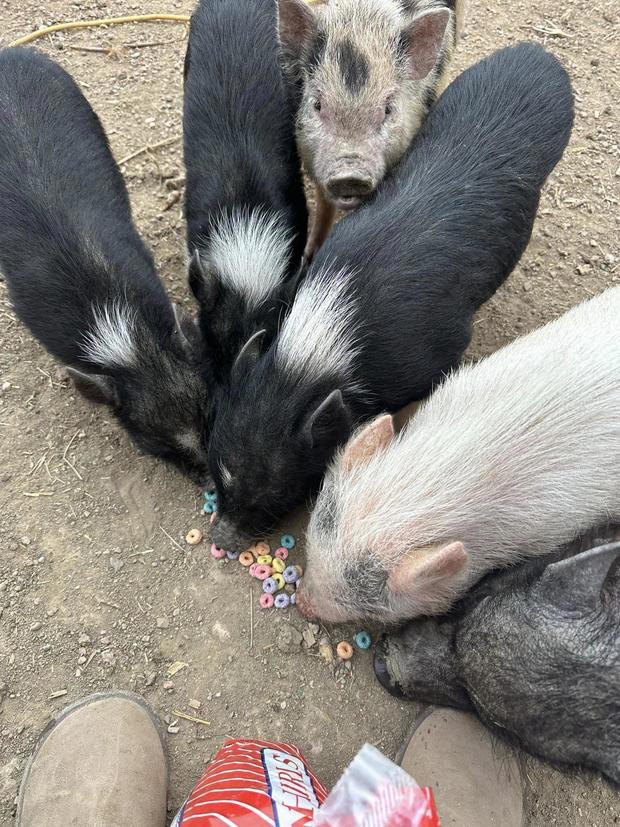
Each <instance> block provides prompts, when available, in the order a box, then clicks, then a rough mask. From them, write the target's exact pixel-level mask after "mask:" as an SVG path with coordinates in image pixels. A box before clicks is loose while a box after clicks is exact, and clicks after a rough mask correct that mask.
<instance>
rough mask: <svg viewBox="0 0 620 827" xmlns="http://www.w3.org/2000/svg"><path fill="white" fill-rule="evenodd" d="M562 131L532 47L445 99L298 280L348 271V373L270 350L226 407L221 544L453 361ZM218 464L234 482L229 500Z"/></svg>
mask: <svg viewBox="0 0 620 827" xmlns="http://www.w3.org/2000/svg"><path fill="white" fill-rule="evenodd" d="M572 122H573V98H572V93H571V88H570V82H569V79H568V76H567V74H566V72H565V71H564V69H563V68H562V67H561V65H560V64H559V63H558V61H557V60H556V59H555V58H554V57H552V56H551V55H550V54H548V53H547V52H545V50H544V49H542V48H541V47H539V46H536V45H527V44H522V45H519V46H516V47H513V48H509V49H504V50H502V51H499V52H496V53H495V54H494V55H493V56H491V57H489V58H487V59H486V60H483V61H481V62H480V63H478V64H477V65H475V66H473V67H472V68H470V69H468V70H467V71H466V72H464V73H463V74H462V75H461V76H460V77H459V78H457V79H456V80H455V81H454V82H453V83H452V84H451V85H450V87H448V89H447V90H446V91H445V92H444V94H443V95H442V96H441V98H440V99H439V101H438V102H437V104H436V105H435V107H434V108H433V109H431V112H430V113H429V115H428V118H427V120H426V121H425V123H424V125H423V126H422V129H421V130H420V132H419V133H418V135H417V136H416V138H415V139H414V141H413V143H412V145H411V147H410V149H409V150H408V152H407V153H406V155H405V156H404V157H403V159H402V160H401V161H400V163H399V164H398V165H397V166H396V167H395V169H394V170H393V172H392V173H391V174H390V175H389V176H388V177H387V178H386V179H385V180H384V181H383V182H382V183H381V184H380V186H379V188H378V190H377V192H376V195H375V196H374V197H373V198H372V200H371V201H370V202H369V203H368V204H367V205H365V206H363V207H361V208H359V209H358V210H356V211H355V212H353V213H351V214H349V215H348V216H347V217H345V218H344V219H343V220H342V221H341V222H340V223H339V224H338V225H337V226H336V227H335V229H334V230H333V231H332V233H331V236H330V237H329V238H328V240H327V242H326V243H325V244H324V245H323V247H322V248H321V250H320V251H319V253H318V255H317V257H316V259H315V260H314V262H313V263H312V265H311V267H310V269H309V272H308V274H307V276H306V283H309V282H310V281H311V280H312V278H313V277H314V275H315V274H317V273H318V272H320V271H321V270H322V269H324V268H326V267H328V266H329V267H330V268H331V271H332V272H337V271H338V270H339V269H340V268H342V267H346V268H347V269H349V270H350V271H351V272H353V273H354V274H355V277H354V281H353V295H354V297H355V302H356V306H357V313H356V315H357V319H358V321H357V323H356V325H355V326H356V327H357V339H358V340H359V343H360V346H361V347H360V351H359V355H358V357H357V358H356V361H355V369H354V371H353V372H352V373H347V372H346V371H342V372H341V374H340V375H338V376H335V375H332V376H329V375H324V376H322V377H321V379H320V381H318V382H313V381H311V380H310V379H309V378H308V377H299V376H292V375H289V374H287V373H285V372H284V371H283V370H282V369H281V368H280V367H279V366H278V365H277V364H276V362H275V352H276V351H275V348H276V343H274V345H273V347H272V348H271V350H270V351H269V352H268V353H267V354H266V355H265V356H264V357H263V358H262V359H261V360H260V361H259V363H258V364H257V365H256V366H255V367H254V368H253V369H251V370H249V371H248V373H247V374H246V375H244V376H243V377H242V380H240V381H237V382H234V383H233V387H232V388H231V390H230V392H229V394H228V396H227V398H226V399H224V400H223V401H222V408H221V413H220V414H219V415H218V417H217V418H216V422H215V424H214V429H213V433H212V439H211V445H210V450H209V463H210V467H211V471H212V473H213V475H214V477H215V481H216V485H217V487H218V493H219V495H220V500H219V502H220V511H221V513H222V515H223V516H224V517H225V518H226V519H224V520H223V521H222V522H221V527H219V526H220V524H219V523H218V525H217V526H215V537H216V542H220V541H221V543H222V544H223V543H228V544H229V545H233V544H235V532H236V531H237V532H240V533H243V534H244V535H246V536H245V537H244V539H243V540H241V541H239V542H241V543H242V542H244V541H245V539H247V535H248V534H250V535H251V534H256V533H258V532H260V531H264V530H265V529H266V528H268V527H269V525H270V523H273V522H275V521H276V520H277V519H278V518H279V517H281V516H283V515H284V514H286V513H287V512H288V511H289V509H291V508H292V507H294V506H295V505H297V504H298V503H299V502H300V501H301V500H303V498H304V497H305V496H306V495H307V494H308V493H309V491H311V490H312V488H313V486H315V485H316V484H317V483H318V481H319V479H320V476H321V474H322V472H323V470H324V467H325V463H326V462H327V461H328V460H329V458H330V457H331V455H332V453H333V451H334V449H335V448H336V447H337V446H338V445H339V444H340V443H342V442H343V441H344V440H345V439H346V438H347V437H348V436H349V433H350V429H351V427H352V425H354V424H356V423H358V422H360V421H361V420H364V419H367V418H369V417H371V416H374V415H376V414H377V413H380V412H381V411H383V410H389V411H395V410H397V409H399V408H401V407H403V406H404V405H406V404H407V403H409V402H412V401H413V400H416V399H421V398H422V397H424V396H426V395H427V394H428V393H429V392H430V391H431V390H432V388H433V386H434V385H435V384H436V383H438V382H440V381H441V379H442V378H443V376H444V375H445V374H446V373H447V372H448V371H450V370H452V369H453V368H454V367H455V366H456V365H457V364H458V362H459V360H460V358H461V356H462V354H463V352H464V350H465V348H466V347H467V345H468V343H469V341H470V338H471V330H472V319H473V316H474V313H475V312H476V310H477V309H478V308H479V307H480V305H481V304H483V303H484V302H485V301H486V300H487V299H489V298H490V296H492V295H493V293H494V292H495V291H496V290H497V288H498V287H499V285H500V284H501V283H502V282H503V281H504V279H506V277H507V276H508V275H509V273H510V272H511V271H512V269H513V268H514V267H515V265H516V264H517V262H518V261H519V258H520V257H521V255H522V253H523V251H524V249H525V247H526V246H527V243H528V241H529V238H530V234H531V231H532V226H533V222H534V218H535V216H536V210H537V207H538V202H539V197H540V189H541V187H542V186H543V184H544V182H545V180H546V178H547V176H548V175H549V173H550V172H551V170H552V169H553V167H554V166H555V165H556V163H557V162H558V161H559V159H560V157H561V155H562V152H563V150H564V148H565V146H566V144H567V142H568V139H569V136H570V131H571V127H572ZM355 385H357V386H358V387H361V388H362V389H363V391H362V393H361V394H359V393H357V392H355V391H354V390H353V387H354V386H355ZM336 388H339V389H340V390H341V392H342V399H343V404H342V407H341V408H340V409H339V408H338V407H337V406H336V407H333V408H332V412H331V416H332V419H331V421H330V422H327V423H324V424H323V427H322V431H321V435H320V440H319V441H318V442H317V440H308V438H307V433H306V426H307V422H308V419H309V418H310V417H311V415H312V412H313V410H314V409H316V407H317V405H319V404H320V403H321V402H322V400H323V399H325V397H326V396H327V395H328V394H329V393H330V392H332V391H334V389H336ZM221 462H223V464H224V465H225V466H226V467H227V468H228V469H229V470H230V471H231V473H232V474H233V477H234V480H235V482H234V486H229V487H228V489H225V488H224V487H223V486H222V478H221V474H220V473H219V471H218V468H219V466H220V463H221ZM259 492H260V496H259ZM253 498H254V499H255V502H254V503H253V505H252V507H251V508H250V507H249V502H250V500H251V499H253Z"/></svg>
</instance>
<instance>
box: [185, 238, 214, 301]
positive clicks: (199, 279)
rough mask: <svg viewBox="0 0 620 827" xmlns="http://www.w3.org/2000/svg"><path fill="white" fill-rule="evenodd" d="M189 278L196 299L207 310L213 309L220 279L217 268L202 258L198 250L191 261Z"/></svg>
mask: <svg viewBox="0 0 620 827" xmlns="http://www.w3.org/2000/svg"><path fill="white" fill-rule="evenodd" d="M188 279H189V286H190V289H191V291H192V293H193V294H194V297H195V298H196V301H198V302H199V303H200V305H201V306H202V307H203V308H204V309H205V310H213V308H214V307H215V305H216V304H217V300H218V296H219V292H220V280H219V279H218V277H217V273H216V271H215V268H214V267H213V266H211V265H210V264H209V263H208V262H205V261H203V260H202V258H201V257H200V253H199V251H198V250H194V254H193V255H192V257H191V259H190V261H189V269H188Z"/></svg>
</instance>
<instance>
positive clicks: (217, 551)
mask: <svg viewBox="0 0 620 827" xmlns="http://www.w3.org/2000/svg"><path fill="white" fill-rule="evenodd" d="M211 555H212V556H213V557H215V559H216V560H221V559H222V557H226V552H225V551H224V549H223V548H218V547H217V546H216V545H215V543H211Z"/></svg>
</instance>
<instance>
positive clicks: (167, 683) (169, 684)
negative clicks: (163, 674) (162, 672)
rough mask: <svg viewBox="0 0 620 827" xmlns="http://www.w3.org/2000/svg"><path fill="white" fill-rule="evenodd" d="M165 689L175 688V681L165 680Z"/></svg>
mask: <svg viewBox="0 0 620 827" xmlns="http://www.w3.org/2000/svg"><path fill="white" fill-rule="evenodd" d="M164 689H167V690H168V691H171V690H172V689H174V681H164Z"/></svg>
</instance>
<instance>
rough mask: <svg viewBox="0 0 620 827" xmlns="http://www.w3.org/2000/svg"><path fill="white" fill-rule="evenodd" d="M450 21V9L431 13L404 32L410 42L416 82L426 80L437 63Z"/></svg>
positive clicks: (420, 18)
mask: <svg viewBox="0 0 620 827" xmlns="http://www.w3.org/2000/svg"><path fill="white" fill-rule="evenodd" d="M449 20H450V12H449V10H448V9H441V10H440V11H430V12H428V14H425V15H423V16H422V17H418V19H417V20H415V21H414V22H413V23H412V24H411V26H410V27H409V28H408V29H406V30H405V31H404V32H403V36H404V38H405V40H408V42H409V49H408V51H409V57H410V58H411V74H412V75H413V77H414V78H415V79H416V80H422V78H425V77H426V76H427V75H428V74H429V72H431V71H432V70H433V67H434V66H435V64H436V63H437V58H438V57H439V51H440V49H441V44H442V42H443V36H444V34H445V32H446V27H447V25H448V21H449Z"/></svg>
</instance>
